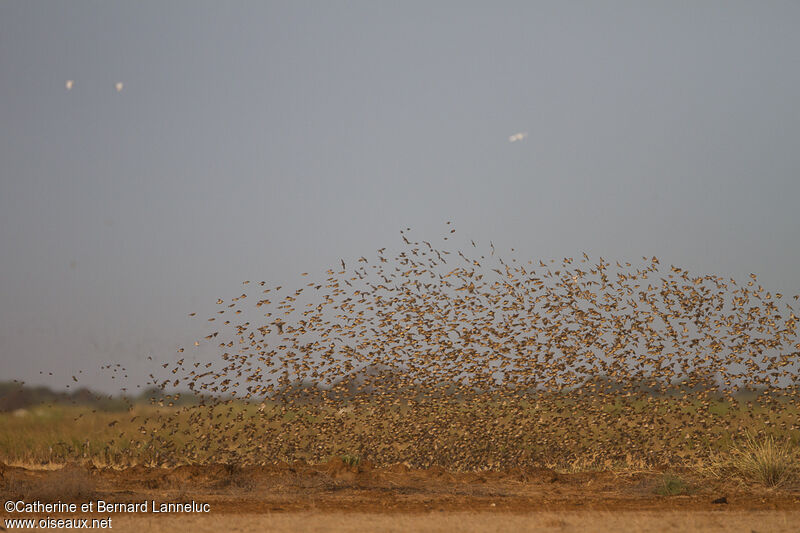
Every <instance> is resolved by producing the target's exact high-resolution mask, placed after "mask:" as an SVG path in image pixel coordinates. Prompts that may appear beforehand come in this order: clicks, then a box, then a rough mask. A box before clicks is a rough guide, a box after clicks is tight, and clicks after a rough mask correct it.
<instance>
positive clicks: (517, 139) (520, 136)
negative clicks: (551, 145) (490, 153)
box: [508, 131, 528, 143]
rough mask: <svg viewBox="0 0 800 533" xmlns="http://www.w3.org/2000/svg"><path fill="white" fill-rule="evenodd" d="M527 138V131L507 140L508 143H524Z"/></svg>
mask: <svg viewBox="0 0 800 533" xmlns="http://www.w3.org/2000/svg"><path fill="white" fill-rule="evenodd" d="M527 137H528V132H527V131H521V132H519V133H515V134H514V135H512V136H510V137H509V138H508V142H510V143H514V142H517V141H524V140H525V139H526V138H527Z"/></svg>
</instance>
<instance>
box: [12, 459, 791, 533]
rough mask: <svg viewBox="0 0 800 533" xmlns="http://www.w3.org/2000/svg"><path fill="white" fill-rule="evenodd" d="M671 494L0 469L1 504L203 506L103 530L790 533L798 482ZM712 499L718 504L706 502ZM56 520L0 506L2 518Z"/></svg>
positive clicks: (643, 483)
mask: <svg viewBox="0 0 800 533" xmlns="http://www.w3.org/2000/svg"><path fill="white" fill-rule="evenodd" d="M670 475H674V476H679V477H680V478H681V479H682V480H683V481H685V483H686V486H687V490H686V492H685V493H683V494H677V495H671V496H669V495H660V494H659V493H658V492H659V487H661V486H662V484H663V480H664V477H665V475H664V473H662V472H580V473H564V472H557V471H554V470H550V469H518V470H515V471H506V472H473V473H451V472H447V471H445V470H443V469H438V468H432V469H428V470H415V469H409V468H408V467H405V466H403V465H396V466H394V467H390V468H380V469H378V468H372V467H371V466H370V465H369V464H361V465H358V466H348V465H347V464H345V463H344V462H343V461H341V460H334V461H331V462H330V463H328V464H324V465H306V464H300V463H298V464H294V465H288V464H279V465H272V466H261V467H245V468H237V467H232V466H228V465H207V466H184V467H178V468H172V469H162V468H146V467H133V468H127V469H120V470H117V469H111V468H107V469H98V468H96V467H94V466H78V465H74V464H73V465H67V466H65V467H62V468H58V469H56V468H51V469H46V470H41V469H40V470H34V469H26V468H21V467H3V473H2V483H3V485H2V487H3V490H2V493H3V498H2V499H3V500H8V499H14V500H17V499H22V500H24V501H34V500H40V501H43V502H47V501H58V500H61V501H74V502H77V503H83V502H88V501H95V500H103V501H106V502H141V501H144V500H147V501H156V502H159V503H169V502H189V501H192V500H194V501H196V502H200V503H208V504H209V505H210V509H211V512H210V513H209V514H205V513H192V514H153V513H152V512H150V513H145V514H143V513H114V514H113V515H109V513H104V514H103V513H100V514H98V513H95V514H94V515H89V514H82V515H76V516H81V517H84V518H87V517H88V518H91V517H98V518H102V517H107V516H111V517H112V521H113V522H112V526H113V529H115V530H120V529H121V530H124V531H127V530H130V531H134V530H136V531H140V530H148V531H171V530H174V529H175V528H177V527H188V526H189V525H191V530H198V531H220V530H229V531H234V530H237V531H297V530H305V531H364V530H371V531H453V530H461V531H511V530H521V531H601V530H602V531H609V530H611V531H663V530H675V531H686V530H707V531H751V530H752V531H759V532H761V531H796V529H793V528H796V524H797V523H798V520H800V483H798V482H796V481H793V482H792V483H789V484H786V485H784V486H782V487H780V488H779V489H770V488H765V487H760V486H757V485H750V486H748V485H746V484H744V483H741V482H735V481H732V480H720V479H709V478H708V477H704V476H702V475H699V474H698V473H696V472H692V471H682V472H676V473H673V474H670ZM721 497H724V498H726V501H727V503H712V502H713V501H714V500H716V499H718V498H721ZM30 516H36V517H43V516H52V517H62V518H63V517H68V516H70V515H69V514H64V515H59V514H57V513H51V514H49V515H48V514H46V513H39V514H36V515H26V514H15V515H13V516H12V515H10V514H9V513H6V512H4V513H3V518H4V519H8V518H9V517H13V518H23V517H30Z"/></svg>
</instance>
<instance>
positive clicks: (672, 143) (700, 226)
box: [0, 1, 800, 392]
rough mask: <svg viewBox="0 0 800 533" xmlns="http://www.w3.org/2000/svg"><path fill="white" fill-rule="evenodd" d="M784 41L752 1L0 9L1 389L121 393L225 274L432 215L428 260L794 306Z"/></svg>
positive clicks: (372, 242)
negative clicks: (731, 286) (613, 262)
mask: <svg viewBox="0 0 800 533" xmlns="http://www.w3.org/2000/svg"><path fill="white" fill-rule="evenodd" d="M798 28H800V4H798V3H797V2H769V1H763V2H734V1H724V2H710V1H704V2H675V1H669V2H666V1H665V2H654V1H653V2H636V1H631V2H617V1H604V2H594V1H592V2H577V1H570V2H564V1H553V2H500V3H498V2H466V1H457V2H446V1H441V2H412V1H409V2H399V3H398V2H391V3H390V2H374V1H370V2H344V1H337V2H322V1H319V2H294V1H292V2H288V1H287V2H196V1H191V2H178V1H174V2H161V1H156V2H100V1H94V2H85V1H71V2H10V1H5V2H0V381H4V380H10V379H18V380H24V381H26V382H29V383H41V384H47V385H50V386H54V387H56V388H60V387H63V385H64V384H65V383H67V380H66V378H68V377H69V376H70V375H71V374H74V373H76V372H79V371H82V372H83V376H85V377H86V378H87V379H88V382H86V381H85V382H84V384H87V385H90V386H92V387H93V388H97V389H101V390H106V391H111V392H113V391H114V390H115V387H118V385H117V383H118V382H114V381H111V380H110V378H109V376H108V373H107V372H106V373H104V372H101V371H100V370H99V366H100V365H104V364H108V363H116V362H120V363H122V364H124V365H125V366H126V367H127V368H128V369H129V373H130V374H131V378H132V379H139V377H140V376H145V375H146V374H147V373H148V372H149V371H150V370H151V367H152V363H151V362H150V360H149V359H147V358H148V357H153V358H154V359H155V360H166V359H168V358H169V357H172V356H173V355H174V354H175V349H176V347H178V346H181V345H184V344H186V343H187V342H189V340H190V339H193V338H195V337H196V336H197V335H198V334H199V333H200V330H199V329H198V328H199V326H198V325H196V323H193V322H192V321H191V320H190V319H189V318H188V317H187V314H188V313H189V312H192V311H197V312H203V311H204V310H213V309H214V308H215V306H214V304H215V302H216V300H217V298H220V297H221V298H228V297H230V296H235V295H237V294H239V292H241V285H240V283H241V282H242V281H244V280H266V281H267V282H268V283H276V284H280V283H287V284H289V285H291V284H292V282H299V278H298V275H299V273H300V272H310V273H312V275H315V274H316V275H317V277H318V278H322V276H323V273H324V271H325V270H326V269H327V268H329V267H332V266H334V265H336V264H338V263H339V260H340V259H345V260H346V261H354V260H356V259H357V258H358V257H360V256H362V255H370V254H372V255H373V256H374V254H375V251H376V250H377V249H378V248H381V247H384V246H396V245H399V244H401V241H400V239H401V237H400V233H399V232H400V230H401V229H404V228H406V227H410V228H412V230H413V232H414V234H415V235H417V236H418V237H419V238H421V239H422V238H428V239H434V238H438V237H441V236H443V235H446V234H447V232H448V231H449V228H450V226H447V225H446V222H447V221H452V223H453V226H455V227H456V228H457V230H458V231H457V233H456V234H455V236H454V238H452V239H451V240H450V241H448V243H449V244H448V245H449V246H450V247H451V249H458V247H459V246H463V245H464V244H465V243H468V242H469V240H470V239H474V240H476V241H477V242H480V243H486V242H488V241H490V240H491V241H492V242H493V244H494V245H495V246H496V247H497V249H498V250H501V251H502V250H505V251H508V250H510V248H512V247H513V248H515V250H516V252H515V253H516V256H517V257H521V258H525V259H533V260H538V259H553V258H555V259H560V258H563V257H572V256H578V255H580V254H581V253H582V252H586V253H588V254H589V255H590V256H591V257H595V258H596V257H599V256H602V257H604V258H605V259H620V260H635V259H639V258H641V257H642V256H648V257H650V256H653V255H655V256H657V257H658V258H659V259H660V260H661V262H662V263H666V264H675V265H678V266H681V267H684V268H687V269H689V270H690V271H691V272H692V273H695V274H704V273H713V274H719V275H722V276H726V277H730V276H732V277H735V278H737V279H745V278H746V277H747V276H748V275H749V273H751V272H752V273H756V274H757V275H758V276H759V281H760V282H761V283H762V284H764V286H765V287H766V288H767V289H771V290H775V291H782V292H784V293H787V294H797V293H798V292H800V282H799V281H798V272H799V271H800V210H798V208H797V200H798V198H799V197H800V173H798V170H800V150H798V139H800V102H799V101H798V99H797V95H798V94H800V54H798V50H800V31H797V30H798ZM70 80H71V83H68V82H69V81H70ZM119 83H122V85H121V86H120V85H118V84H119ZM148 365H150V366H148ZM49 372H52V373H53V376H49Z"/></svg>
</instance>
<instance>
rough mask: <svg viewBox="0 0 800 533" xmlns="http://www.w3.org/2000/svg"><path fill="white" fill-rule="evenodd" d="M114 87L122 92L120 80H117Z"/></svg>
mask: <svg viewBox="0 0 800 533" xmlns="http://www.w3.org/2000/svg"><path fill="white" fill-rule="evenodd" d="M115 87H116V89H117V92H118V93H120V92H122V82H121V81H118V82H117V85H116V86H115Z"/></svg>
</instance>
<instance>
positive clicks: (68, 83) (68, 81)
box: [67, 80, 75, 91]
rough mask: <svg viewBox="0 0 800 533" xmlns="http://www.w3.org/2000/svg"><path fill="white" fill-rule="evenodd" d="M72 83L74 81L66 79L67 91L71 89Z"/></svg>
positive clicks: (73, 83)
mask: <svg viewBox="0 0 800 533" xmlns="http://www.w3.org/2000/svg"><path fill="white" fill-rule="evenodd" d="M73 85H75V82H74V81H73V80H67V90H68V91H69V90H70V89H72V86H73Z"/></svg>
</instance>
